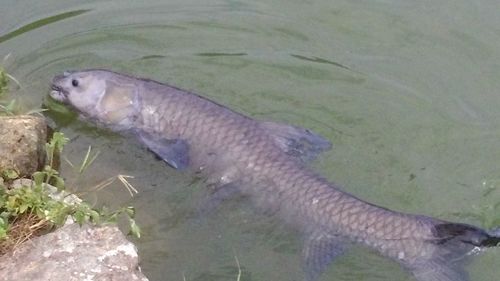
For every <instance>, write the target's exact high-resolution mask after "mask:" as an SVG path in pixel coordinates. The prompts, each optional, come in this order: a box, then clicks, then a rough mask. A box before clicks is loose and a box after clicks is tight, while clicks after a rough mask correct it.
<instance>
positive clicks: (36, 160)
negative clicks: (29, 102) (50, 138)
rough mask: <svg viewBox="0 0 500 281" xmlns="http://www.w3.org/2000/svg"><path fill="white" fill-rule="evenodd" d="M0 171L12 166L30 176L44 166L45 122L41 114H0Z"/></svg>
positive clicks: (19, 172)
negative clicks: (37, 115) (39, 115)
mask: <svg viewBox="0 0 500 281" xmlns="http://www.w3.org/2000/svg"><path fill="white" fill-rule="evenodd" d="M0 136H1V138H0V174H1V173H2V172H3V171H6V170H14V171H16V172H17V173H18V174H19V176H25V177H30V176H31V174H33V173H34V172H36V171H37V170H39V169H40V168H42V167H43V165H44V161H45V143H46V142H47V124H46V122H45V119H44V118H42V117H36V116H30V115H20V116H0Z"/></svg>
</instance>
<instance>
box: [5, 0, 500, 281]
mask: <svg viewBox="0 0 500 281" xmlns="http://www.w3.org/2000/svg"><path fill="white" fill-rule="evenodd" d="M82 2H83V1H69V0H65V1H62V0H58V1H51V0H47V1H3V3H2V8H0V58H3V57H4V56H6V55H7V54H10V56H9V57H8V59H6V60H5V61H4V62H3V63H2V64H3V65H4V66H5V67H6V68H7V70H8V71H9V72H10V73H11V74H12V75H13V76H15V77H16V78H17V79H18V80H19V81H21V88H20V89H18V90H17V91H16V92H15V95H16V97H17V98H18V99H19V100H21V101H22V103H23V105H24V106H25V107H26V108H30V107H38V106H39V105H40V104H41V103H42V102H43V101H44V100H45V99H46V95H47V93H48V91H49V90H48V83H49V81H50V79H51V78H52V77H53V76H54V75H55V74H58V73H61V72H62V71H64V70H67V69H81V68H110V69H113V70H116V71H123V72H127V73H131V74H135V75H138V76H144V77H149V78H152V79H156V80H160V81H164V82H168V83H170V84H174V85H176V86H178V87H182V88H185V89H189V90H193V91H195V92H198V93H200V94H202V95H204V96H206V97H209V98H211V99H214V100H216V101H217V102H219V103H222V104H224V105H227V106H229V107H231V108H233V109H235V110H238V111H240V112H243V113H245V114H248V115H250V116H253V117H255V118H258V119H269V120H274V121H283V122H288V123H292V124H296V125H301V126H304V127H308V128H311V129H314V130H315V131H317V132H319V133H321V134H322V135H324V136H326V137H327V138H328V139H330V140H331V141H332V142H333V144H334V149H333V150H332V151H330V152H328V153H326V154H324V156H323V157H322V158H321V159H320V160H319V161H316V162H315V163H314V164H313V165H314V166H315V169H317V170H318V171H319V172H321V173H322V174H323V175H325V176H326V177H327V178H329V179H331V180H332V181H335V182H337V183H339V184H341V185H342V186H343V187H344V189H345V190H347V191H349V192H351V193H353V194H356V195H357V196H358V197H361V198H363V199H365V200H367V201H370V202H373V203H376V204H380V205H383V206H385V207H389V208H392V209H396V210H400V211H406V212H413V213H421V214H426V215H431V216H434V217H439V218H442V219H448V220H453V221H461V222H467V223H473V224H476V225H481V226H484V227H491V226H492V225H494V224H500V207H497V208H495V204H497V203H498V202H500V166H499V165H498V162H499V160H500V110H499V109H500V91H499V89H500V48H499V46H500V28H499V26H500V17H498V11H500V2H498V1H493V0H489V1H488V0H483V1H466V0H458V1H431V0H424V1H404V0H403V1H395V0H385V1H382V0H379V1H347V0H345V1H331V0H330V1H325V0H320V1H260V2H250V1H229V0H228V1H194V0H193V1H180V0H174V1H146V2H144V3H143V2H142V1H85V2H87V3H85V4H82ZM28 7H29V8H28ZM49 116H50V117H51V118H52V119H51V120H52V122H53V125H54V126H56V127H57V128H58V129H60V130H61V131H63V132H64V133H65V134H66V135H67V136H69V137H70V138H71V139H72V141H71V143H70V144H69V145H68V146H67V149H66V151H65V153H66V155H67V158H68V159H69V160H70V161H72V162H78V161H79V160H80V159H82V158H83V156H84V154H85V152H86V149H87V147H88V146H89V145H92V147H93V148H94V149H95V150H99V151H100V152H101V153H100V156H99V157H98V159H97V160H96V162H95V163H94V165H93V166H92V167H91V168H90V170H89V171H88V173H87V176H86V177H84V178H81V179H74V177H72V176H71V175H72V171H71V168H70V167H69V165H67V164H65V165H64V166H63V174H65V175H66V176H67V177H68V181H69V182H70V183H71V184H73V185H74V186H75V187H76V188H78V189H79V190H85V189H88V188H89V187H91V186H93V185H95V184H97V183H98V182H100V181H102V180H104V179H106V178H108V177H111V176H113V175H116V174H127V175H132V176H134V177H135V178H134V179H133V180H131V182H132V184H134V185H135V186H136V187H137V188H138V189H139V194H138V195H136V196H135V197H134V198H130V196H129V195H128V193H127V192H126V191H125V190H124V189H123V188H122V187H121V186H120V185H119V184H116V185H112V186H111V187H109V188H107V189H105V190H104V191H101V192H98V193H93V194H91V195H89V198H90V199H91V200H95V202H96V203H97V204H107V205H113V206H117V205H123V204H132V205H134V206H135V207H136V208H137V212H138V213H137V216H138V218H137V219H138V221H139V223H140V225H141V226H142V228H143V237H142V238H141V239H140V240H137V241H136V243H137V245H138V248H139V251H140V255H141V259H142V260H141V267H142V269H143V271H144V273H145V274H146V275H147V276H148V277H149V278H150V280H152V281H154V280H184V279H183V278H185V280H197V281H198V280H199V281H201V280H207V281H209V280H236V279H237V275H238V268H237V265H236V261H235V258H234V256H237V257H238V260H239V262H240V264H241V269H242V275H241V280H243V281H248V280H254V281H255V280H301V278H302V277H301V270H300V259H299V252H300V239H299V238H298V237H297V236H296V235H295V234H294V233H293V232H291V231H290V230H288V229H286V228H285V227H283V226H282V225H281V224H280V222H279V221H276V220H274V219H272V218H269V217H267V216H266V215H265V214H255V213H254V212H253V210H252V208H251V206H248V204H245V203H244V202H241V201H235V202H227V203H224V204H223V205H222V206H221V207H220V209H219V210H217V211H215V212H214V213H212V214H210V215H206V214H205V215H203V214H200V213H199V211H197V210H198V208H197V204H198V203H199V202H200V200H201V198H203V196H204V194H205V193H204V186H203V183H202V182H201V181H200V180H196V179H193V177H192V176H190V175H188V174H184V173H178V172H176V171H174V170H172V169H171V168H169V167H166V165H164V164H163V163H162V162H160V161H157V160H156V159H155V158H154V157H153V156H152V155H150V154H149V153H148V152H146V151H145V150H143V149H142V148H140V147H138V146H137V145H136V143H135V142H134V141H133V140H127V139H124V138H121V137H120V136H117V135H114V134H112V133H109V132H106V131H103V130H99V129H95V128H94V127H92V126H89V125H87V124H85V123H83V122H80V121H77V120H75V119H74V118H70V117H71V116H70V115H69V114H66V113H59V114H54V113H52V114H49ZM499 260H500V250H490V251H488V252H486V253H484V254H483V255H481V256H479V257H476V258H474V260H473V263H472V264H471V265H470V266H469V267H468V268H469V271H470V272H471V276H472V280H481V281H483V280H485V281H490V280H492V281H493V280H498V276H499V275H500V269H498V261H499ZM322 280H366V281H382V280H412V279H411V278H410V277H409V276H408V275H407V274H406V273H405V272H404V271H403V270H401V269H399V267H398V266H397V265H396V264H394V263H393V262H391V261H388V260H386V259H384V258H381V257H378V256H377V255H375V254H373V253H371V252H370V251H368V250H366V249H361V248H355V249H353V250H352V251H349V252H348V253H347V254H346V255H345V256H343V257H342V258H340V259H339V260H337V262H336V263H335V265H334V266H332V267H330V269H329V270H328V272H327V273H326V274H325V275H324V276H323V277H322Z"/></svg>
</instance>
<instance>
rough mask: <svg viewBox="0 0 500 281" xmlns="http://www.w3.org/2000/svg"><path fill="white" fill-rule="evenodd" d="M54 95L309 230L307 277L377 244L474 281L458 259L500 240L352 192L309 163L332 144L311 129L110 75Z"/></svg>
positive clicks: (82, 80)
mask: <svg viewBox="0 0 500 281" xmlns="http://www.w3.org/2000/svg"><path fill="white" fill-rule="evenodd" d="M75 81H76V82H75ZM53 89H54V91H53V93H52V94H51V96H52V97H53V98H55V99H57V100H59V101H62V102H65V103H68V104H70V105H71V106H73V107H74V108H75V109H76V110H77V111H79V112H80V113H81V114H82V115H83V116H84V117H86V118H88V119H90V120H91V121H94V122H95V123H97V124H100V125H104V126H106V127H109V128H110V129H112V130H115V131H120V132H124V133H127V134H130V133H132V134H135V135H137V137H138V139H139V140H141V141H142V142H143V143H144V144H145V145H146V146H147V147H148V148H149V149H151V150H152V151H153V152H155V153H156V154H158V155H159V156H160V157H162V158H163V159H164V160H165V161H166V162H167V163H169V164H170V165H171V166H173V167H175V168H179V169H182V168H188V167H189V168H190V169H193V170H195V171H198V172H202V173H204V174H205V175H206V176H207V177H208V178H209V181H210V182H211V183H212V184H213V185H215V186H216V189H217V190H218V191H221V193H225V190H227V189H229V190H232V191H237V192H239V193H242V194H244V195H246V196H248V197H250V198H251V199H252V200H253V202H254V203H255V204H256V206H257V207H259V208H264V209H271V210H274V211H276V212H277V213H278V214H280V215H281V216H282V218H283V219H285V220H286V221H287V222H288V223H290V224H292V225H294V226H296V227H297V228H298V229H299V230H301V231H302V233H303V234H304V241H305V247H304V250H303V253H302V255H303V259H304V264H305V270H306V279H307V280H314V279H316V278H317V277H318V276H319V274H320V273H321V272H322V271H323V270H324V269H325V267H326V266H327V265H328V264H329V263H330V262H331V261H333V259H334V258H335V257H336V256H338V255H340V254H341V253H342V252H343V251H344V249H345V245H346V243H347V242H355V243H361V244H364V245H366V246H368V247H371V248H372V249H374V250H376V251H378V252H379V253H381V254H382V255H384V256H387V257H389V258H391V259H393V260H395V261H397V262H399V263H400V264H401V265H403V266H404V267H405V268H406V269H408V270H409V271H411V272H412V273H413V275H414V276H415V277H416V278H417V280H420V281H452V280H453V281H460V280H468V277H467V274H465V272H463V270H462V268H461V265H460V264H459V263H456V262H455V261H456V260H463V258H464V256H465V255H467V254H468V253H470V251H471V250H472V249H474V248H476V247H477V248H481V247H485V246H495V245H496V244H498V242H499V241H500V240H499V238H498V236H497V235H496V234H493V233H490V232H487V231H483V230H481V229H479V228H476V227H473V226H469V225H464V224H455V223H448V222H445V221H441V220H438V219H434V218H430V217H425V216H420V215H412V214H403V213H400V212H395V211H391V210H388V209H385V208H382V207H378V206H375V205H373V204H370V203H367V202H365V201H363V200H360V199H358V198H356V197H354V196H352V195H350V194H348V193H345V192H344V191H342V190H340V189H339V188H337V187H336V186H335V185H334V184H331V183H329V182H328V181H326V180H325V179H324V178H322V177H321V176H319V175H317V174H316V173H314V172H313V171H311V170H310V169H309V168H308V167H307V166H306V165H305V164H304V159H307V158H314V156H315V155H316V154H317V153H318V152H320V151H322V150H325V149H327V148H328V147H329V144H328V142H327V141H326V140H324V139H322V138H321V137H319V136H317V135H315V134H314V133H312V132H310V131H308V130H305V129H301V128H298V127H294V126H288V125H282V124H277V123H272V122H260V121H257V120H254V119H251V118H248V117H246V116H243V115H241V114H239V113H236V112H234V111H232V110H230V109H228V108H226V107H224V106H221V105H219V104H216V103H214V102H212V101H210V100H207V99H205V98H203V97H200V96H198V95H196V94H193V93H189V92H186V91H183V90H180V89H178V88H175V87H171V86H168V85H165V84H161V83H158V82H155V81H151V80H144V79H137V78H134V77H131V76H127V75H122V74H118V73H114V72H109V71H105V70H88V71H82V72H75V73H67V74H66V75H64V76H58V77H56V78H55V79H54V82H53Z"/></svg>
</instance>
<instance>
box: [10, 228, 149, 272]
mask: <svg viewBox="0 0 500 281" xmlns="http://www.w3.org/2000/svg"><path fill="white" fill-rule="evenodd" d="M138 263H139V258H138V256H137V250H136V248H135V246H134V245H133V244H132V243H131V242H129V241H128V240H127V239H126V238H125V236H124V235H123V233H121V232H120V230H119V229H118V228H117V227H116V226H101V227H96V226H88V225H85V226H82V227H80V226H79V225H78V224H75V223H71V224H67V225H65V226H63V227H62V228H60V229H58V230H56V231H55V232H52V233H49V234H47V235H44V236H40V237H37V238H34V239H33V240H32V241H29V242H26V243H24V244H23V245H21V246H20V247H19V248H17V249H16V250H15V251H14V253H12V254H9V255H6V256H3V257H2V258H1V259H0V276H2V280H5V281H28V280H30V281H32V280H44V281H45V280H51V281H72V280H75V281H76V280H82V281H83V280H85V281H92V280H96V281H98V280H106V281H115V280H116V281H122V280H138V281H139V280H140V281H147V280H148V279H147V278H146V277H145V276H144V275H143V274H142V273H141V271H140V268H139V266H138Z"/></svg>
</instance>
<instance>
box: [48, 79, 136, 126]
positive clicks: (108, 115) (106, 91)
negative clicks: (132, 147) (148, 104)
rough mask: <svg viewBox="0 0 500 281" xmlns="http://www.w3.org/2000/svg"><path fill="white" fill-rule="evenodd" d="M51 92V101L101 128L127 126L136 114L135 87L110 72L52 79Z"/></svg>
mask: <svg viewBox="0 0 500 281" xmlns="http://www.w3.org/2000/svg"><path fill="white" fill-rule="evenodd" d="M51 89H52V91H51V92H50V97H51V98H53V99H54V100H56V101H59V102H61V103H63V104H66V105H69V106H70V107H72V108H73V109H75V110H76V111H78V113H80V115H83V117H85V118H87V119H91V120H94V121H96V122H99V123H103V124H104V125H122V126H123V125H126V126H130V125H131V124H130V123H131V122H132V120H133V119H134V114H135V113H136V112H137V106H138V105H137V102H136V101H137V87H136V86H135V85H134V84H133V83H132V82H131V81H130V79H129V78H127V77H125V76H121V75H119V74H117V73H114V72H111V71H106V70H83V71H67V72H64V73H63V74H62V75H57V76H55V77H54V79H53V80H52V85H51Z"/></svg>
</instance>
